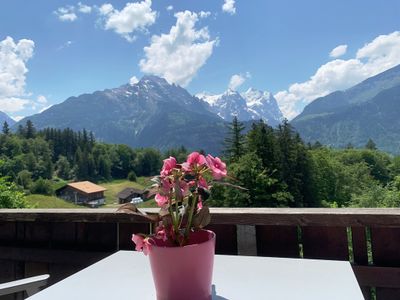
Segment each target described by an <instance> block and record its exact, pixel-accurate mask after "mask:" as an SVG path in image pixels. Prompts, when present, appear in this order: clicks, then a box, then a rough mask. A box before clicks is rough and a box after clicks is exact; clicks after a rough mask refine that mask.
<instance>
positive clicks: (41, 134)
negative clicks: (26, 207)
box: [0, 120, 187, 194]
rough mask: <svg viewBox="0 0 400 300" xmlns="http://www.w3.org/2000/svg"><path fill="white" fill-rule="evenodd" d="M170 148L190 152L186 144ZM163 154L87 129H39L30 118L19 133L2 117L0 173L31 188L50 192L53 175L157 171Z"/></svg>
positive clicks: (93, 177)
mask: <svg viewBox="0 0 400 300" xmlns="http://www.w3.org/2000/svg"><path fill="white" fill-rule="evenodd" d="M171 151H175V152H177V153H179V152H184V153H185V155H186V153H187V151H186V149H185V148H180V149H176V150H171ZM167 154H168V153H166V154H165V155H167ZM163 158H164V154H163V153H161V152H160V151H158V150H156V149H152V148H141V149H132V148H130V147H129V146H126V145H114V144H106V143H101V142H97V141H96V140H95V138H94V135H93V134H92V133H91V132H88V131H86V130H82V131H78V132H75V131H73V130H71V129H68V128H67V129H54V128H46V129H43V130H39V131H38V130H36V129H35V127H34V125H33V124H32V122H31V121H30V120H28V121H27V122H26V124H25V126H22V125H20V126H19V127H18V128H17V130H16V132H15V133H12V132H11V131H10V129H9V127H8V124H7V123H4V125H3V129H2V134H0V177H6V178H8V181H11V182H14V183H15V184H17V185H18V186H20V187H22V188H23V189H25V190H26V189H29V190H30V191H31V192H32V193H45V194H46V193H50V191H48V190H46V187H44V185H45V186H46V184H45V183H46V180H51V179H54V178H59V179H63V180H90V181H94V182H98V181H108V180H111V179H124V178H128V177H129V179H131V180H135V178H136V176H151V175H154V174H157V173H158V172H159V170H160V168H161V166H162V159H163ZM47 186H48V184H47Z"/></svg>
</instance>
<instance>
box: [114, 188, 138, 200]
mask: <svg viewBox="0 0 400 300" xmlns="http://www.w3.org/2000/svg"><path fill="white" fill-rule="evenodd" d="M132 194H140V195H142V194H144V190H139V189H135V188H131V187H128V188H125V189H123V190H122V191H120V192H119V193H118V195H117V197H118V198H120V199H126V198H128V197H130V196H131V195H132Z"/></svg>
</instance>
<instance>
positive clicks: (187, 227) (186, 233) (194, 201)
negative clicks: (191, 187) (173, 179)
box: [185, 181, 199, 242]
mask: <svg viewBox="0 0 400 300" xmlns="http://www.w3.org/2000/svg"><path fill="white" fill-rule="evenodd" d="M196 185H197V181H196ZM198 197H199V196H198V195H197V193H196V195H195V196H194V199H193V203H192V206H191V207H190V211H189V217H188V222H187V224H186V230H185V242H187V240H188V239H189V233H190V229H191V228H192V218H193V213H194V207H195V206H196V205H197V198H198Z"/></svg>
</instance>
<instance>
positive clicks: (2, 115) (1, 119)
mask: <svg viewBox="0 0 400 300" xmlns="http://www.w3.org/2000/svg"><path fill="white" fill-rule="evenodd" d="M4 122H7V124H8V125H9V126H12V125H14V124H15V121H14V120H13V119H11V118H10V117H9V116H8V115H7V114H6V113H4V112H2V111H0V125H1V126H3V124H4Z"/></svg>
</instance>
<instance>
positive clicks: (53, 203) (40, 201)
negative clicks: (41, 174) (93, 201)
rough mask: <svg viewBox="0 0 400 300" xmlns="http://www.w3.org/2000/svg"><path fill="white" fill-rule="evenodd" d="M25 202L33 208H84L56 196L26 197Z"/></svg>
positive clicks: (34, 195) (35, 195)
mask: <svg viewBox="0 0 400 300" xmlns="http://www.w3.org/2000/svg"><path fill="white" fill-rule="evenodd" d="M26 201H27V202H28V204H29V205H30V206H32V207H33V208H84V207H83V206H80V205H75V204H74V203H71V202H68V201H65V200H63V199H60V198H57V197H56V196H45V195H38V194H33V195H27V196H26Z"/></svg>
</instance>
